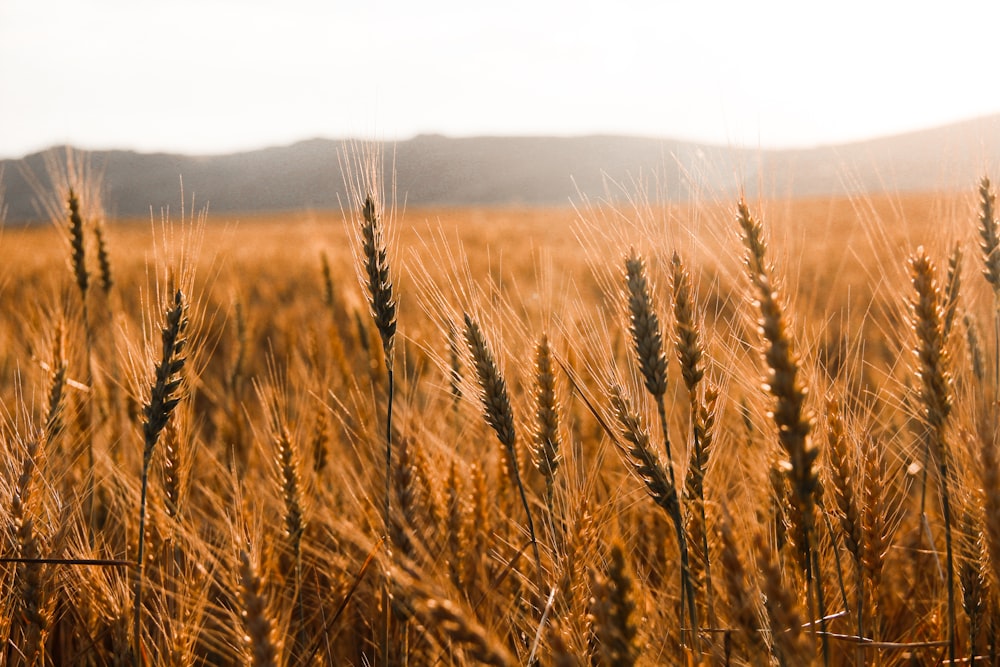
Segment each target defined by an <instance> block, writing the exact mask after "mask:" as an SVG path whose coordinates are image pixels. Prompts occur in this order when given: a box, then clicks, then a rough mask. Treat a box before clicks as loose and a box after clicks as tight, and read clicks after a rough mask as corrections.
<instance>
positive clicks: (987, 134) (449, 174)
mask: <svg viewBox="0 0 1000 667" xmlns="http://www.w3.org/2000/svg"><path fill="white" fill-rule="evenodd" d="M998 129H1000V116H991V117H987V118H980V119H976V120H971V121H966V122H963V123H956V124H953V125H948V126H945V127H939V128H934V129H930V130H924V131H920V132H911V133H907V134H900V135H897V136H892V137H885V138H879V139H873V140H870V141H864V142H856V143H851V144H844V145H839V146H825V147H817V148H811V149H796V150H751V149H740V148H729V147H724V146H715V145H707V144H698V143H693V142H684V141H676V140H670V139H656V138H645V137H623V136H587V137H568V138H554V137H474V138H449V137H443V136H438V135H422V136H418V137H415V138H413V139H410V140H407V141H401V142H396V143H392V144H386V145H384V146H383V149H384V152H385V154H386V160H385V162H386V169H387V171H388V170H389V169H394V171H395V182H396V190H397V193H398V196H399V197H400V198H405V200H406V202H407V203H408V204H410V205H436V206H451V205H454V206H459V205H503V204H529V205H545V204H565V203H567V202H569V201H571V200H579V198H580V197H581V196H587V197H591V198H594V197H600V196H602V195H603V194H604V193H605V192H606V188H607V185H608V183H609V182H611V183H625V184H629V185H628V186H627V190H628V191H632V190H633V189H634V188H633V187H632V185H631V184H632V183H633V182H635V181H636V180H641V181H643V182H644V183H646V187H648V188H649V189H650V190H652V191H653V192H655V193H656V194H657V196H660V197H666V198H670V199H687V198H689V197H691V196H693V195H706V194H707V196H711V197H717V196H722V197H727V196H733V195H735V193H736V192H737V191H738V190H739V189H740V188H744V189H745V191H746V192H747V193H749V194H751V195H754V194H757V193H758V192H761V191H762V192H763V194H766V195H776V196H782V197H784V196H793V197H794V196H802V195H822V194H842V193H845V192H855V193H857V192H880V191H884V190H891V191H920V190H931V189H954V188H968V187H971V186H972V184H973V183H975V181H976V179H977V178H978V177H979V176H980V175H981V174H982V173H983V172H984V170H985V168H986V167H987V166H988V165H996V164H1000V135H998V133H997V130H998ZM353 145H354V144H353V142H350V141H347V140H331V139H312V140H308V141H302V142H299V143H296V144H292V145H290V146H282V147H273V148H265V149H261V150H255V151H249V152H244V153H236V154H231V155H218V156H185V155H172V154H164V153H155V154H147V153H136V152H132V151H121V150H111V151H92V152H84V153H83V155H84V156H85V157H86V158H87V159H89V161H90V164H91V167H92V168H93V169H94V170H96V171H98V172H102V173H103V174H104V182H105V188H106V197H105V200H106V203H107V206H108V209H109V213H110V214H112V215H116V216H126V217H131V216H146V215H148V214H149V211H150V210H151V209H152V210H153V211H159V210H160V209H161V208H165V207H168V206H170V207H174V208H176V207H177V205H178V204H179V203H180V185H179V183H180V179H181V177H183V180H184V186H185V191H186V192H187V193H188V195H189V196H190V195H191V194H192V193H194V194H195V197H196V201H200V202H202V203H204V202H208V203H209V205H210V209H211V210H212V211H216V212H227V213H236V212H262V211H280V210H296V209H305V208H317V209H325V208H336V207H338V206H339V201H340V200H341V199H342V198H343V196H344V179H343V175H342V171H341V160H342V158H341V156H342V155H343V154H344V152H345V150H347V151H349V150H350V148H351V146H353ZM61 150H64V148H53V149H50V151H61ZM44 162H45V153H35V154H32V155H28V156H26V157H24V158H22V159H20V160H3V161H0V168H2V169H3V178H4V183H3V185H4V189H5V197H4V200H5V202H6V205H7V209H8V211H7V220H8V221H9V222H15V223H17V222H24V221H29V220H33V219H38V218H39V217H41V216H40V215H39V213H38V210H37V207H36V205H35V203H34V199H35V193H34V192H33V190H32V188H31V187H30V185H29V183H28V180H27V179H26V178H25V173H34V174H36V175H41V176H44V173H45V170H44Z"/></svg>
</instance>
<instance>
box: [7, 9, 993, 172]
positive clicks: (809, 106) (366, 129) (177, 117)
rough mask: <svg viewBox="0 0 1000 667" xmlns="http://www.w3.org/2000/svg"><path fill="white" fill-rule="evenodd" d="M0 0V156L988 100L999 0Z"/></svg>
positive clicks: (692, 128)
mask: <svg viewBox="0 0 1000 667" xmlns="http://www.w3.org/2000/svg"><path fill="white" fill-rule="evenodd" d="M945 4H946V3H944V2H927V3H920V2H878V1H877V0H864V1H855V0H848V1H841V2H810V1H808V0H800V1H798V2H777V1H775V0H761V1H755V2H754V1H746V0H744V1H731V2H730V1H727V2H708V1H699V0H681V1H675V0H618V1H614V2H612V1H610V0H605V1H603V2H597V1H588V0H576V1H566V2H554V1H547V0H505V1H503V2H498V1H494V2H482V1H476V0H423V1H421V0H409V1H406V0H350V1H345V0H328V1H326V2H313V1H310V0H277V1H264V0H172V1H171V2H162V1H160V2H147V1H145V0H0V157H17V156H20V155H23V154H25V153H27V152H31V151H34V150H39V149H42V148H45V147H47V146H49V145H52V144H56V143H64V142H69V143H72V144H74V145H76V146H79V147H83V148H133V149H139V150H142V151H157V150H165V151H181V152H190V153H203V154H204V153H220V152H229V151H234V150H243V149H252V148H258V147H262V146H267V145H280V144H286V143H291V142H293V141H297V140H300V139H306V138H311V137H316V136H325V137H343V136H354V137H361V138H380V139H405V138H408V137H410V136H412V135H414V134H418V133H429V132H433V133H441V134H447V135H452V136H470V135H484V134H488V135H545V134H554V135H576V134H592V133H616V134H631V135H650V136H660V137H672V138H679V139H691V140H698V141H709V142H713V143H719V144H725V145H746V146H751V147H758V146H759V147H784V146H807V145H815V144H822V143H836V142H842V141H847V140H853V139H862V138H869V137H872V136H877V135H881V134H886V133H894V132H900V131H906V130H911V129H918V128H924V127H928V126H934V125H940V124H944V123H948V122H952V121H956V120H963V119H967V118H972V117H976V116H981V115H986V114H992V113H997V112H1000V76H998V64H1000V41H998V39H997V37H998V33H1000V3H997V2H962V1H949V2H948V3H947V8H945Z"/></svg>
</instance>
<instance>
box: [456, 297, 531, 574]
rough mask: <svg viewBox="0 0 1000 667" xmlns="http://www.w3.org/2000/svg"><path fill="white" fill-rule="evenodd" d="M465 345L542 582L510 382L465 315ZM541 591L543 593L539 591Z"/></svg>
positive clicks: (483, 339)
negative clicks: (519, 459)
mask: <svg viewBox="0 0 1000 667" xmlns="http://www.w3.org/2000/svg"><path fill="white" fill-rule="evenodd" d="M464 318H465V342H466V344H467V345H468V346H469V353H470V354H471V356H472V362H473V366H474V367H475V369H476V379H477V380H478V382H479V398H480V401H481V402H482V405H483V416H484V417H485V419H486V423H487V424H489V426H490V427H491V428H492V429H493V431H494V433H496V436H497V439H498V440H499V441H500V444H502V445H503V446H504V450H505V453H506V456H507V465H508V468H509V470H510V472H511V475H512V476H513V477H514V482H515V483H516V484H517V490H518V493H519V494H520V496H521V503H522V504H523V505H524V513H525V515H527V518H528V532H529V534H530V536H531V546H532V549H533V550H534V553H535V564H536V566H537V568H538V577H539V582H541V579H542V575H543V572H542V559H541V555H540V554H539V551H538V541H537V539H536V538H535V523H534V521H533V520H532V518H531V507H530V506H529V505H528V497H527V496H526V495H525V493H524V485H523V484H522V483H521V473H520V471H519V470H518V465H517V449H516V446H517V432H516V430H515V428H514V410H513V408H511V405H510V396H509V395H508V393H507V381H506V380H505V379H504V376H503V373H501V372H500V369H499V367H498V366H497V362H496V357H494V356H493V352H492V351H491V350H490V347H489V344H488V343H487V342H486V336H485V335H484V334H483V330H482V328H480V326H479V323H478V322H476V321H475V320H474V319H472V317H471V316H470V315H469V314H468V313H465V315H464ZM539 590H542V588H540V589H539Z"/></svg>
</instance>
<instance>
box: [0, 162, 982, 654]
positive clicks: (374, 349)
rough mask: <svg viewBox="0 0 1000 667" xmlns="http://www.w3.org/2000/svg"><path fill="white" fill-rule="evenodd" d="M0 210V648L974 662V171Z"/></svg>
mask: <svg viewBox="0 0 1000 667" xmlns="http://www.w3.org/2000/svg"><path fill="white" fill-rule="evenodd" d="M72 174H73V172H72V171H69V172H66V174H65V176H66V177H65V178H62V179H60V178H55V179H53V180H54V182H55V183H56V185H53V186H52V187H51V189H50V191H49V192H47V201H48V202H49V206H48V208H49V211H50V217H51V220H50V221H49V223H48V224H45V225H40V226H34V227H25V228H15V227H8V228H7V229H5V230H4V231H3V234H2V236H0V248H2V252H3V257H4V262H3V263H2V264H0V300H2V303H3V309H2V317H0V401H2V406H3V413H2V415H0V434H2V437H0V451H2V456H0V461H2V470H0V504H2V506H3V507H4V508H5V511H4V512H2V513H0V517H2V518H0V522H2V523H0V528H2V532H0V539H2V546H0V556H2V559H0V608H2V612H0V637H2V639H3V644H2V649H0V651H2V659H0V662H2V663H3V664H11V665H15V664H26V665H48V664H57V665H61V664H76V665H119V664H121V665H191V664H213V665H214V664H252V665H314V664H323V665H471V664H491V665H528V664H537V665H553V666H559V667H562V666H570V665H615V666H618V665H633V664H638V665H682V664H689V665H701V664H706V665H725V664H732V665H774V664H778V665H808V664H817V665H862V664H865V665H867V664H872V665H903V664H906V665H910V664H974V663H975V664H998V663H997V654H998V650H1000V648H998V642H1000V636H998V632H1000V608H998V603H1000V596H998V593H1000V588H998V586H1000V467H998V466H1000V452H998V448H997V439H998V430H997V417H998V404H997V400H998V396H1000V381H998V368H1000V315H998V314H997V313H998V312H1000V311H998V304H1000V239H998V230H997V227H998V222H997V213H996V212H995V210H994V209H993V205H994V204H993V199H992V188H991V186H990V185H989V184H988V183H987V182H985V181H984V182H983V183H970V184H969V187H968V190H967V191H966V192H958V193H930V194H897V195H892V196H858V197H856V198H845V199H811V200H792V201H789V200H758V201H747V202H745V203H744V202H740V201H736V200H733V201H721V200H703V201H697V202H691V203H684V204H677V205H673V206H658V205H653V204H650V203H648V202H646V201H644V200H643V199H642V198H639V197H634V198H630V197H628V196H620V197H617V198H609V200H608V201H583V202H579V203H577V205H576V206H574V207H569V206H567V207H564V208H551V209H519V208H509V209H490V210H482V209H468V210H466V209H462V210H453V209H441V210H425V209H403V208H401V207H399V208H397V207H394V206H393V205H392V199H393V198H392V193H391V192H386V191H385V190H384V189H383V188H382V187H380V186H379V184H378V183H377V182H375V181H374V180H373V179H370V178H359V179H358V182H357V183H356V184H355V187H354V195H355V196H354V198H353V199H352V201H351V202H349V203H347V204H345V212H344V213H340V212H314V213H290V214H287V215H278V214H275V215H268V216H243V217H241V218H240V219H238V220H237V219H233V218H228V217H222V216H216V215H213V214H211V213H210V212H205V211H203V210H199V209H196V210H195V211H194V212H192V211H191V210H190V203H189V206H188V210H182V207H181V206H178V209H177V210H176V211H171V212H169V213H168V212H164V213H163V214H162V215H161V214H159V213H157V214H156V215H154V216H153V218H152V219H151V220H108V219H106V218H105V214H104V212H103V210H102V209H101V205H100V201H99V197H98V196H97V193H98V192H99V188H98V187H97V186H96V185H95V184H94V183H93V182H89V181H88V180H87V179H85V178H77V179H75V178H74V177H73V176H72Z"/></svg>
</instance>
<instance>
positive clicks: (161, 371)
mask: <svg viewBox="0 0 1000 667" xmlns="http://www.w3.org/2000/svg"><path fill="white" fill-rule="evenodd" d="M187 310H188V305H187V300H186V298H185V296H184V293H183V292H181V291H180V290H177V292H176V293H175V294H174V300H173V304H172V305H171V307H170V308H169V309H168V310H167V314H166V322H165V324H164V326H163V328H162V330H161V341H162V345H163V354H162V357H161V359H160V362H159V363H158V364H157V365H156V369H155V371H154V380H153V385H152V388H151V391H150V396H149V401H148V402H147V403H146V405H145V406H144V407H143V410H142V414H143V424H142V433H143V450H142V480H141V484H142V490H141V495H140V497H139V550H138V554H137V556H136V579H135V595H134V598H135V599H134V605H135V606H134V609H133V612H132V632H133V641H134V642H135V654H134V656H133V658H134V660H135V664H136V665H139V664H140V662H141V659H142V654H143V651H142V624H141V617H142V584H143V569H144V566H145V550H144V546H145V532H146V492H147V489H148V487H149V466H150V463H151V462H152V460H153V450H154V449H155V448H156V443H157V441H158V440H159V439H160V433H162V432H163V429H164V428H165V427H166V425H167V421H168V420H169V419H170V415H171V414H173V412H174V408H176V407H177V404H178V403H180V400H181V384H182V382H183V376H182V375H181V371H182V370H183V368H184V363H185V361H186V359H187V358H186V356H185V350H186V348H187V328H188V316H187Z"/></svg>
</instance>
